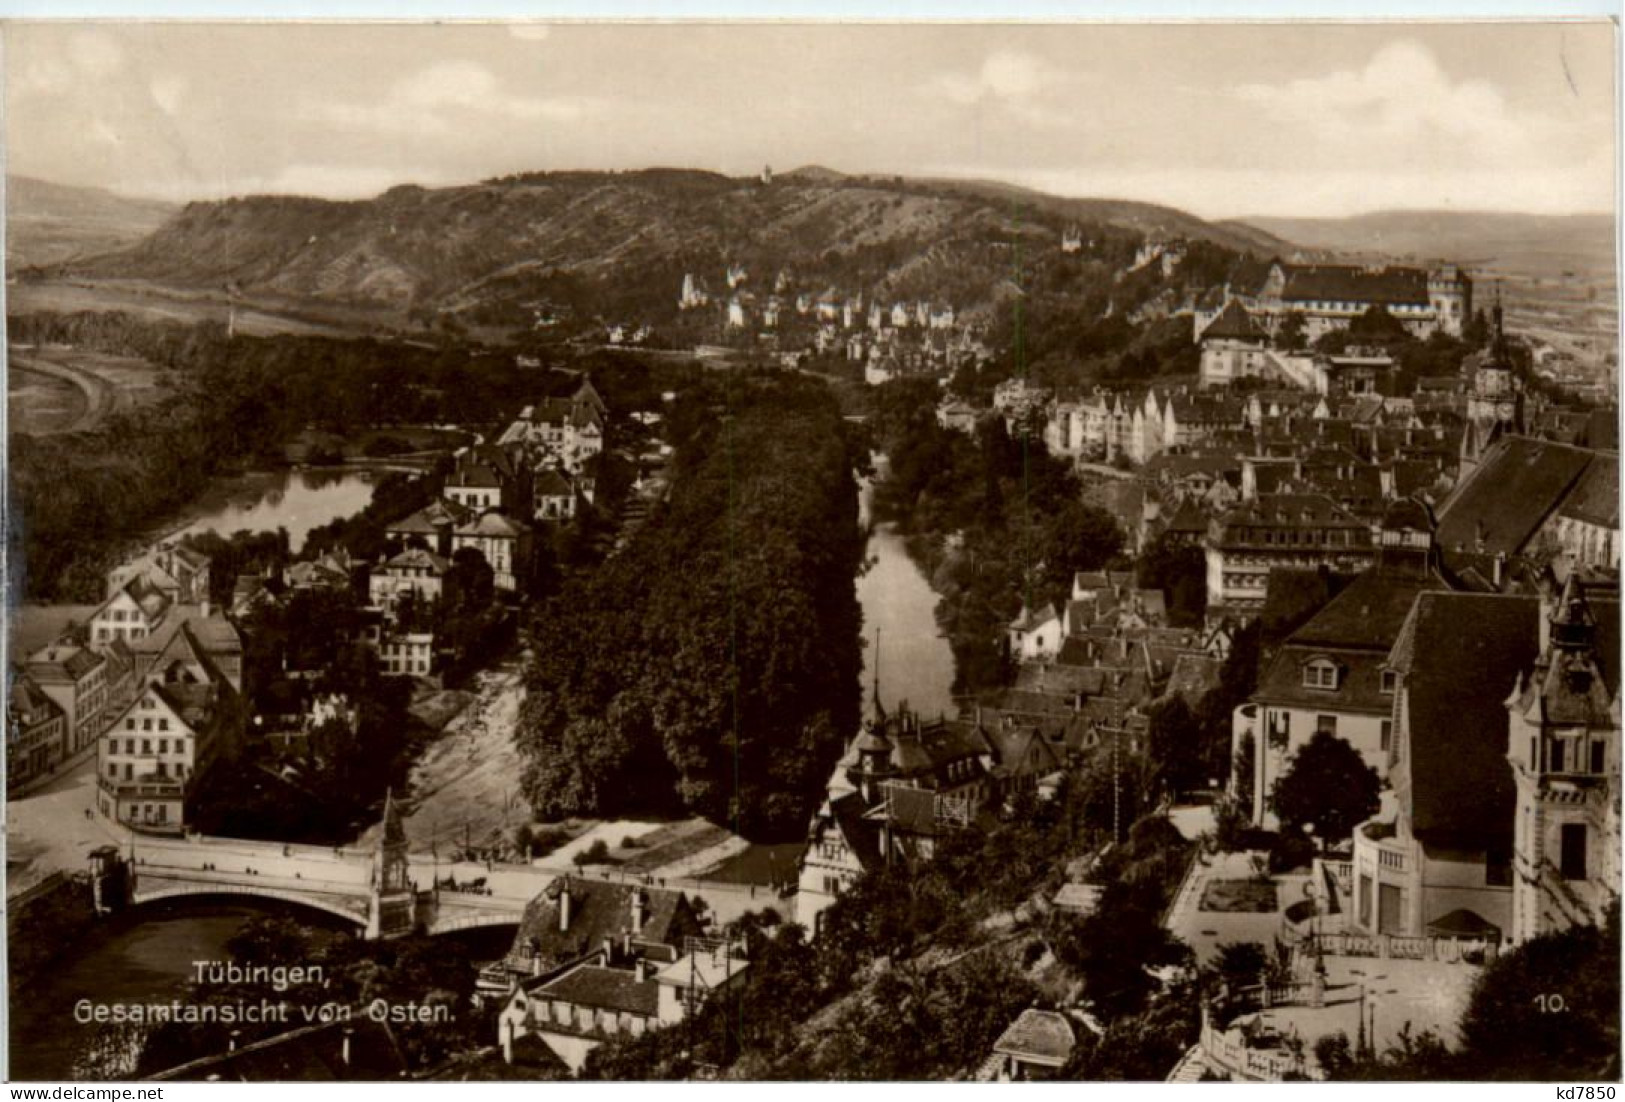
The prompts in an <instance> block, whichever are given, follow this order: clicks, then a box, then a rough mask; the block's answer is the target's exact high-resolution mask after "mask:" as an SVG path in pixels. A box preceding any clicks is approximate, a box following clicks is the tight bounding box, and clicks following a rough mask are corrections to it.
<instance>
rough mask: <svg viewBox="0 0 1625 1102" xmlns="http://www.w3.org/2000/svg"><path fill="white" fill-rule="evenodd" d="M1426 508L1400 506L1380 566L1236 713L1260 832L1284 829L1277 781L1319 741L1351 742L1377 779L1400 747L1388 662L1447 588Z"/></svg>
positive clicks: (1314, 621)
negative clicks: (1435, 595)
mask: <svg viewBox="0 0 1625 1102" xmlns="http://www.w3.org/2000/svg"><path fill="white" fill-rule="evenodd" d="M1450 588H1451V584H1450V582H1449V580H1448V579H1447V578H1446V577H1445V576H1444V574H1443V573H1442V569H1441V567H1440V564H1439V561H1438V553H1437V548H1436V547H1435V546H1434V543H1433V520H1432V517H1430V516H1429V515H1428V512H1427V509H1426V507H1424V506H1423V505H1421V504H1420V503H1418V502H1414V501H1405V502H1399V503H1396V504H1395V505H1394V506H1392V507H1391V508H1390V509H1389V511H1388V514H1387V516H1385V517H1384V518H1383V523H1382V525H1381V527H1380V529H1379V532H1378V539H1377V553H1376V563H1375V565H1373V566H1372V567H1371V568H1370V569H1369V570H1367V571H1365V572H1364V573H1362V574H1360V575H1359V576H1358V577H1356V578H1355V579H1354V580H1353V581H1352V582H1350V583H1349V584H1348V585H1347V586H1346V587H1345V588H1344V589H1343V590H1342V591H1341V592H1339V593H1338V594H1337V595H1336V596H1334V597H1332V599H1331V600H1330V601H1329V602H1327V603H1326V604H1325V606H1324V607H1323V608H1321V609H1320V611H1318V612H1317V613H1315V614H1314V615H1313V616H1312V617H1311V618H1310V619H1309V621H1308V622H1307V623H1305V624H1303V625H1302V626H1301V627H1299V628H1298V629H1297V630H1295V631H1293V632H1292V634H1291V635H1289V636H1288V637H1287V639H1286V641H1285V642H1284V643H1283V644H1282V645H1281V646H1280V647H1279V648H1277V649H1275V651H1274V652H1273V654H1272V656H1271V657H1270V659H1269V661H1268V663H1267V664H1266V665H1265V667H1264V669H1263V670H1262V672H1261V674H1260V677H1259V682H1258V688H1257V690H1255V691H1254V693H1253V695H1252V696H1251V698H1250V699H1249V700H1248V702H1247V703H1246V704H1244V705H1242V706H1240V707H1239V708H1237V710H1236V715H1235V719H1234V722H1233V725H1232V743H1231V760H1232V761H1241V760H1244V757H1245V756H1244V755H1243V754H1242V753H1241V749H1242V748H1241V744H1242V742H1243V740H1245V739H1249V738H1250V739H1251V740H1252V743H1253V753H1252V755H1251V757H1252V767H1253V775H1252V777H1251V778H1250V782H1251V783H1250V785H1248V786H1244V787H1248V788H1250V790H1251V792H1252V794H1253V806H1252V807H1251V808H1249V809H1247V810H1248V811H1249V813H1250V815H1251V819H1252V822H1253V823H1254V824H1255V825H1258V826H1263V827H1266V828H1269V829H1275V828H1276V827H1277V825H1278V824H1277V822H1276V819H1275V815H1274V813H1273V811H1271V810H1270V807H1269V797H1270V792H1271V790H1272V789H1273V787H1274V785H1275V783H1276V782H1277V781H1278V780H1279V779H1280V778H1281V777H1282V776H1283V775H1284V774H1285V773H1286V772H1288V771H1289V770H1290V769H1291V767H1292V762H1293V759H1294V757H1295V756H1296V754H1297V753H1298V751H1299V750H1301V749H1303V747H1304V746H1305V745H1306V744H1307V743H1308V742H1309V740H1310V739H1311V738H1313V737H1314V736H1315V735H1316V734H1319V733H1322V732H1324V733H1326V734H1330V735H1334V736H1336V737H1337V738H1340V739H1342V740H1343V741H1345V742H1347V743H1348V744H1349V745H1350V746H1352V747H1353V748H1354V749H1355V750H1356V751H1358V752H1359V754H1360V757H1361V758H1362V759H1364V761H1365V763H1366V764H1367V765H1368V766H1370V767H1371V768H1372V769H1374V770H1375V771H1376V772H1377V774H1378V776H1381V777H1386V775H1387V772H1388V764H1389V756H1390V754H1391V753H1392V749H1393V726H1394V725H1393V710H1394V694H1395V690H1396V686H1397V684H1398V675H1397V673H1396V672H1395V671H1394V670H1392V669H1391V668H1389V665H1388V658H1389V653H1390V652H1391V651H1392V649H1393V646H1394V643H1395V641H1396V640H1397V639H1398V637H1399V633H1400V630H1401V629H1402V628H1403V627H1404V625H1405V622H1406V619H1407V618H1408V617H1409V615H1410V612H1411V606H1412V605H1413V604H1414V603H1415V601H1416V598H1417V596H1418V595H1419V594H1421V593H1424V592H1434V591H1448V590H1449V589H1450Z"/></svg>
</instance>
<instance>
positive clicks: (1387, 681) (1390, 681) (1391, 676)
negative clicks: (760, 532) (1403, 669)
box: [1382, 670, 1399, 696]
mask: <svg viewBox="0 0 1625 1102" xmlns="http://www.w3.org/2000/svg"><path fill="white" fill-rule="evenodd" d="M1398 687H1399V673H1398V671H1396V670H1383V671H1382V691H1383V692H1385V693H1387V694H1388V695H1390V696H1392V695H1393V693H1394V690H1395V689H1397V688H1398Z"/></svg>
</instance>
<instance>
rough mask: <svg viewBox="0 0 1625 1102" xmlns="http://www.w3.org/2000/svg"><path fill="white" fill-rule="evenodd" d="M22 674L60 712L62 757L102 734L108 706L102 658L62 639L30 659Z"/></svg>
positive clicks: (25, 664) (71, 754) (105, 659)
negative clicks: (62, 731) (64, 730)
mask: <svg viewBox="0 0 1625 1102" xmlns="http://www.w3.org/2000/svg"><path fill="white" fill-rule="evenodd" d="M23 672H24V673H25V674H26V675H27V676H28V677H29V679H30V680H31V681H32V682H33V683H34V685H35V686H36V687H38V689H39V690H40V692H42V693H44V694H45V695H46V696H47V697H48V698H50V700H51V701H52V702H53V703H55V704H56V706H57V707H58V708H60V709H61V710H62V715H63V717H64V720H65V727H66V745H65V746H64V748H63V756H64V757H72V756H73V755H75V754H77V753H78V752H79V751H80V750H83V749H84V748H85V747H86V746H89V745H90V744H91V743H93V742H94V741H95V739H96V736H97V735H99V734H101V733H102V728H103V727H104V726H106V721H107V714H106V713H107V709H108V705H109V702H110V701H109V697H110V689H109V687H108V684H107V658H106V657H105V656H104V655H101V654H98V653H97V652H96V651H94V650H91V649H90V648H89V647H85V646H80V645H79V644H77V643H74V642H72V641H70V640H67V639H61V640H58V641H57V642H55V643H49V644H47V645H46V646H43V647H41V648H40V649H39V650H37V651H35V652H34V653H33V654H31V655H29V656H28V660H27V662H25V663H24V665H23Z"/></svg>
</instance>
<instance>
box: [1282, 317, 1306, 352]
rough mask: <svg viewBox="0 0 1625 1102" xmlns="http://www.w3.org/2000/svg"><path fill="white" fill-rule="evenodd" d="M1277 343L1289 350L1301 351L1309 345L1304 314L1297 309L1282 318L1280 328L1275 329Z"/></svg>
mask: <svg viewBox="0 0 1625 1102" xmlns="http://www.w3.org/2000/svg"><path fill="white" fill-rule="evenodd" d="M1275 343H1276V344H1278V345H1280V346H1281V347H1282V348H1284V349H1286V350H1287V351H1288V352H1301V351H1303V349H1304V348H1305V347H1307V346H1308V338H1307V337H1306V336H1305V334H1304V321H1303V315H1302V314H1300V313H1299V312H1298V311H1296V310H1291V311H1288V313H1287V316H1286V317H1285V318H1283V319H1282V320H1281V326H1280V328H1279V329H1277V330H1276V331H1275Z"/></svg>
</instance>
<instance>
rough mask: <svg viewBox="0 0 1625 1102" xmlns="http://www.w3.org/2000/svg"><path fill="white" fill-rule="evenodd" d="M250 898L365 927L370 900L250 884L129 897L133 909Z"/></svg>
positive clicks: (167, 889)
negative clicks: (205, 898) (174, 902)
mask: <svg viewBox="0 0 1625 1102" xmlns="http://www.w3.org/2000/svg"><path fill="white" fill-rule="evenodd" d="M221 895H228V896H232V895H234V896H248V897H251V898H255V899H274V900H277V901H279V902H282V903H291V904H293V905H294V906H297V907H309V908H311V909H313V910H317V911H324V912H326V913H327V914H330V915H336V916H337V917H339V918H342V919H344V920H345V921H347V922H352V923H354V924H355V925H357V926H360V927H363V928H365V927H366V925H367V901H366V900H365V899H355V900H339V899H332V898H324V897H322V896H317V895H311V894H307V893H304V892H296V891H288V890H285V889H282V888H269V887H267V888H262V887H259V886H257V885H255V886H250V885H247V884H165V885H164V886H163V887H159V888H147V889H142V888H140V887H137V888H136V890H135V891H134V892H132V893H131V896H130V904H131V906H137V907H139V906H144V905H145V904H148V903H157V902H160V901H162V900H165V899H194V898H198V897H200V896H221Z"/></svg>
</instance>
